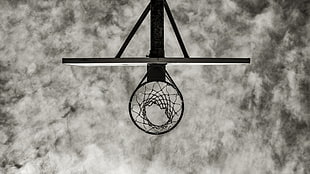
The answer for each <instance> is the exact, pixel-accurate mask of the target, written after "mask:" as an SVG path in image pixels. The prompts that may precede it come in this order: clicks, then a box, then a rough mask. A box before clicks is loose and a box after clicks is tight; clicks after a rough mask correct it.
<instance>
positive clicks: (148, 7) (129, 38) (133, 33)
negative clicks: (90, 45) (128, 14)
mask: <svg viewBox="0 0 310 174" xmlns="http://www.w3.org/2000/svg"><path fill="white" fill-rule="evenodd" d="M150 10H151V3H149V4H148V6H147V7H146V8H145V10H144V11H143V13H142V15H141V16H140V18H139V20H138V21H137V23H136V25H135V26H134V27H133V29H132V30H131V32H130V33H129V35H128V37H127V38H126V40H125V42H124V43H123V45H122V47H121V48H120V50H119V51H118V53H117V55H116V56H115V58H120V57H121V56H122V54H123V53H124V51H125V49H126V47H127V46H128V44H129V42H130V41H131V39H132V38H133V36H134V35H135V34H136V32H137V30H138V29H139V27H140V26H141V24H142V22H143V21H144V19H145V17H146V16H147V14H148V13H149V11H150Z"/></svg>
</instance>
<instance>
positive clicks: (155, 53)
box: [62, 0, 250, 135]
mask: <svg viewBox="0 0 310 174" xmlns="http://www.w3.org/2000/svg"><path fill="white" fill-rule="evenodd" d="M150 1H151V2H150V3H149V4H148V5H147V7H146V9H145V10H144V11H143V13H142V15H141V16H140V18H139V19H138V21H137V23H136V24H135V26H134V27H133V29H132V31H131V32H130V33H129V35H128V37H127V38H126V40H125V42H124V43H123V45H122V46H121V48H120V50H119V51H118V53H117V55H116V56H115V57H114V58H63V59H62V63H64V64H69V65H84V64H92V65H96V64H101V65H112V66H113V65H119V64H120V65H123V64H129V65H135V64H147V73H146V75H145V76H144V77H143V79H142V81H141V82H140V83H139V85H138V87H137V88H136V89H135V91H134V93H133V94H132V96H131V98H130V101H129V113H130V117H131V119H132V121H133V122H134V124H135V125H136V126H137V127H138V128H139V129H141V130H143V131H144V132H146V133H150V134H154V133H152V132H148V131H146V130H144V129H143V128H141V127H140V126H139V125H137V123H136V122H135V120H134V119H133V117H132V113H131V101H132V99H133V96H134V94H135V93H136V92H137V90H138V89H139V88H140V87H141V86H143V85H145V84H147V83H150V82H154V81H161V82H165V83H168V84H170V85H171V86H173V87H174V88H175V89H176V90H177V92H178V94H179V96H180V97H181V100H182V113H181V116H180V118H179V120H178V121H177V123H176V124H175V125H174V126H173V127H171V128H170V129H169V130H167V131H164V132H160V133H156V135H158V134H164V133H167V132H169V131H170V130H172V129H173V128H175V127H176V126H177V125H178V123H179V122H180V121H181V118H182V117H183V113H184V101H183V96H182V93H181V92H180V91H179V89H178V88H177V86H176V84H175V83H174V82H173V80H172V78H171V77H170V75H169V74H168V72H167V71H166V65H167V64H191V65H204V64H235V63H237V64H239V63H250V58H190V56H189V55H188V52H187V50H186V47H185V44H184V42H183V40H182V37H181V34H180V32H179V30H178V27H177V24H176V22H175V20H174V18H173V15H172V12H171V10H170V8H169V5H168V3H167V1H166V0H150ZM164 10H166V13H167V16H168V18H169V21H170V23H171V25H172V28H173V30H174V33H175V35H176V38H177V40H178V43H179V45H180V48H181V50H182V52H183V56H184V57H183V58H166V57H165V49H164ZM149 11H151V49H150V53H149V56H147V57H149V58H145V57H144V58H121V57H122V54H123V53H124V51H125V49H126V47H127V46H128V44H129V42H130V41H131V39H132V38H133V36H134V35H135V33H136V32H137V30H138V29H139V27H140V26H141V24H142V22H143V21H144V20H145V18H146V16H147V15H148V13H149ZM146 79H147V82H144V81H145V80H146ZM166 80H168V81H169V82H170V83H169V82H167V81H166ZM143 82H144V83H143Z"/></svg>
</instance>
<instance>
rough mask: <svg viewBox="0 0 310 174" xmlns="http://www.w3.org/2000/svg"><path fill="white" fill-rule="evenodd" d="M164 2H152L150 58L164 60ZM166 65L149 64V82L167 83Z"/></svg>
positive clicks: (153, 0)
mask: <svg viewBox="0 0 310 174" xmlns="http://www.w3.org/2000/svg"><path fill="white" fill-rule="evenodd" d="M164 46H165V44H164V0H151V50H150V55H149V57H150V58H164V57H165V49H164ZM165 69H166V65H163V64H148V67H147V70H148V77H147V78H148V81H165Z"/></svg>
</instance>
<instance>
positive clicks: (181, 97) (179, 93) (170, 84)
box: [128, 81, 185, 135]
mask: <svg viewBox="0 0 310 174" xmlns="http://www.w3.org/2000/svg"><path fill="white" fill-rule="evenodd" d="M154 82H162V83H166V84H168V85H169V86H171V87H173V89H175V90H176V91H177V93H178V95H179V97H180V99H181V101H182V106H181V109H182V110H181V114H180V117H179V119H178V120H177V122H176V123H175V124H174V125H173V126H172V127H171V128H169V129H168V130H165V131H163V132H159V133H155V132H150V131H147V130H145V129H143V128H142V127H140V126H139V125H138V124H137V123H136V121H135V120H134V118H133V116H132V113H131V106H132V105H131V103H132V99H133V97H134V95H135V94H136V92H137V91H138V90H139V89H140V88H141V87H142V86H144V85H146V84H149V83H154ZM128 108H129V115H130V118H131V121H132V122H133V123H134V124H135V125H136V127H138V128H139V129H140V130H142V131H143V132H145V133H147V134H151V135H162V134H165V133H168V132H170V131H171V130H173V129H174V128H175V127H177V125H178V124H179V123H180V122H181V120H182V118H183V114H184V108H185V107H184V99H183V96H182V93H181V91H180V90H179V89H178V88H177V86H175V85H173V84H172V83H169V82H167V81H149V82H143V83H140V84H139V85H138V86H137V87H136V89H135V90H134V92H133V93H132V95H131V97H130V100H129V104H128ZM165 124H166V123H165ZM163 125H164V124H163Z"/></svg>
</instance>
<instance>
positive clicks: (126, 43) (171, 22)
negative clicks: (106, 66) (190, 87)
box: [115, 0, 189, 58]
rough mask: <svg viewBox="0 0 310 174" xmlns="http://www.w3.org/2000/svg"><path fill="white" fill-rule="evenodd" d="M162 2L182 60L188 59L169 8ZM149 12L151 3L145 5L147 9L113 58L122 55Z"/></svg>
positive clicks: (165, 2)
mask: <svg viewBox="0 0 310 174" xmlns="http://www.w3.org/2000/svg"><path fill="white" fill-rule="evenodd" d="M163 2H164V4H163V5H164V9H165V10H166V13H167V16H168V18H169V21H170V24H171V26H172V28H173V31H174V34H175V36H176V38H177V40H178V43H179V45H180V48H181V50H182V52H183V55H184V58H189V55H188V52H187V50H186V47H185V45H184V42H183V39H182V37H181V34H180V32H179V29H178V26H177V24H176V22H175V20H174V18H173V15H172V12H171V10H170V7H169V5H168V3H167V1H166V0H163ZM150 11H151V2H150V3H149V4H148V5H147V7H146V8H145V10H144V11H143V13H142V15H141V16H140V18H139V19H138V21H137V23H136V24H135V26H134V27H133V29H132V30H131V32H130V33H129V35H128V36H127V38H126V40H125V42H124V43H123V45H122V47H121V48H120V50H119V51H118V53H117V55H116V56H115V58H121V56H122V54H123V53H124V51H125V49H126V48H127V46H128V44H129V43H130V41H131V39H132V38H133V36H134V35H135V34H136V32H137V31H138V29H139V27H140V26H141V24H142V23H143V21H144V20H145V18H146V16H147V15H148V13H149V12H150Z"/></svg>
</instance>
